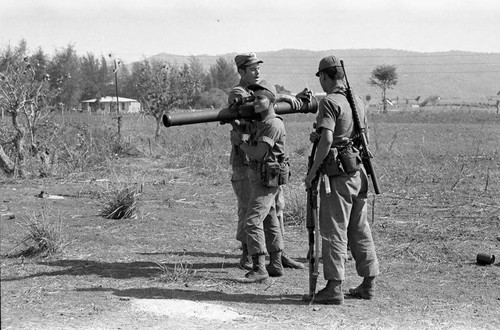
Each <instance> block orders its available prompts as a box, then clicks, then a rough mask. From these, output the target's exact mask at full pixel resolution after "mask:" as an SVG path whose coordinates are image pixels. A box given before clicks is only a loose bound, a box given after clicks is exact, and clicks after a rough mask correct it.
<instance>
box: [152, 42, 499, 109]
mask: <svg viewBox="0 0 500 330" xmlns="http://www.w3.org/2000/svg"><path fill="white" fill-rule="evenodd" d="M236 54H237V53H226V54H222V55H194V57H196V58H197V59H199V60H200V62H201V63H202V64H203V65H204V68H205V69H206V70H207V71H208V69H209V67H210V66H211V65H213V64H214V63H215V61H216V60H217V59H218V58H220V57H224V58H225V59H226V60H228V61H229V62H230V63H232V62H233V60H234V56H235V55H236ZM328 55H335V56H337V57H338V58H341V59H343V60H344V63H345V67H346V72H347V75H348V78H349V82H350V85H351V86H352V88H353V90H354V91H355V92H356V93H357V94H359V95H360V96H362V97H364V96H366V95H370V96H371V97H372V99H374V100H379V99H380V98H381V95H380V94H381V92H380V89H378V88H375V87H373V86H370V85H369V83H368V80H369V78H370V76H371V71H372V70H373V69H374V68H375V67H376V66H378V65H395V66H396V71H397V73H398V83H397V84H396V86H395V87H394V88H393V89H391V90H388V93H387V96H388V98H391V99H394V98H399V99H400V100H404V99H408V100H413V99H415V98H417V97H418V96H421V98H422V99H424V98H426V97H427V96H431V95H437V96H440V97H441V100H450V101H451V100H454V101H456V102H459V101H471V100H474V101H480V102H487V100H488V97H491V96H494V95H496V94H497V93H498V91H500V53H484V52H470V51H459V50H450V51H443V52H415V51H407V50H399V49H388V48H387V49H381V48H380V49H330V50H323V51H312V50H302V49H293V48H291V49H281V50H277V51H261V52H257V56H258V57H259V58H260V59H261V60H262V61H264V63H263V64H262V69H261V75H262V77H263V79H266V80H268V81H271V82H273V83H274V84H278V85H281V86H284V87H285V88H286V89H288V90H290V91H291V92H294V93H296V92H299V91H301V90H302V89H303V88H304V87H308V88H310V89H312V90H313V91H315V92H322V90H321V87H320V85H319V82H318V78H317V77H316V76H315V73H316V71H317V66H318V63H319V61H320V59H321V58H323V57H324V56H328ZM191 57H193V56H186V55H175V54H168V53H159V54H157V55H154V56H151V57H149V58H148V60H161V61H166V62H169V63H171V64H184V63H189V58H191Z"/></svg>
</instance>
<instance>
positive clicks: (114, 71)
mask: <svg viewBox="0 0 500 330" xmlns="http://www.w3.org/2000/svg"><path fill="white" fill-rule="evenodd" d="M109 57H110V58H111V59H112V60H113V64H114V66H113V73H114V74H115V94H116V120H117V124H118V141H120V140H121V127H122V117H121V116H120V100H119V99H118V65H119V64H120V61H119V60H117V59H116V58H113V57H112V54H109Z"/></svg>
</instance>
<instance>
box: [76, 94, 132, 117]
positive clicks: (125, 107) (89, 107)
mask: <svg viewBox="0 0 500 330" xmlns="http://www.w3.org/2000/svg"><path fill="white" fill-rule="evenodd" d="M80 103H81V105H82V111H83V112H88V113H102V114H106V113H115V112H116V96H105V97H101V98H100V99H99V100H97V99H91V100H85V101H81V102H80ZM118 104H119V107H120V108H119V112H122V113H139V112H140V111H141V103H140V102H139V101H137V100H134V99H128V98H126V97H118Z"/></svg>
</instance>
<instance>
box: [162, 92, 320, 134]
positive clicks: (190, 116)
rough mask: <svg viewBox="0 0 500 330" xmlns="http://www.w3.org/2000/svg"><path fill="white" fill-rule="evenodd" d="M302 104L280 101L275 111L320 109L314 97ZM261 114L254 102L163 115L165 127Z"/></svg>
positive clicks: (246, 117) (278, 113)
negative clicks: (293, 106) (296, 104)
mask: <svg viewBox="0 0 500 330" xmlns="http://www.w3.org/2000/svg"><path fill="white" fill-rule="evenodd" d="M301 100H302V106H301V107H300V109H299V110H294V109H292V106H291V105H290V104H288V103H286V102H278V103H276V105H275V108H274V111H275V112H276V114H277V115H285V114H289V113H316V111H317V110H318V101H317V100H316V98H314V97H310V98H301ZM259 118H260V114H257V113H255V111H254V108H253V105H252V104H242V105H238V104H236V105H232V106H230V107H228V108H224V109H222V110H208V111H193V112H178V113H173V114H168V115H163V125H165V127H170V126H180V125H190V124H198V123H208V122H214V121H216V122H217V121H218V122H230V121H233V120H236V119H259Z"/></svg>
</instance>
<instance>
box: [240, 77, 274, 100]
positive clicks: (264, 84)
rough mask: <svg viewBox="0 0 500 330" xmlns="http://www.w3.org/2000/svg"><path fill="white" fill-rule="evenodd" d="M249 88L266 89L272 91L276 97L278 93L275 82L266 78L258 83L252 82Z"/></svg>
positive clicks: (255, 89)
mask: <svg viewBox="0 0 500 330" xmlns="http://www.w3.org/2000/svg"><path fill="white" fill-rule="evenodd" d="M247 88H248V89H249V90H251V91H258V90H261V89H264V90H266V91H268V92H270V93H271V94H273V96H274V97H276V95H277V94H278V93H277V92H276V87H274V85H273V84H270V83H268V82H267V81H265V80H262V81H261V82H259V83H256V84H252V85H250V86H248V87H247Z"/></svg>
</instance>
